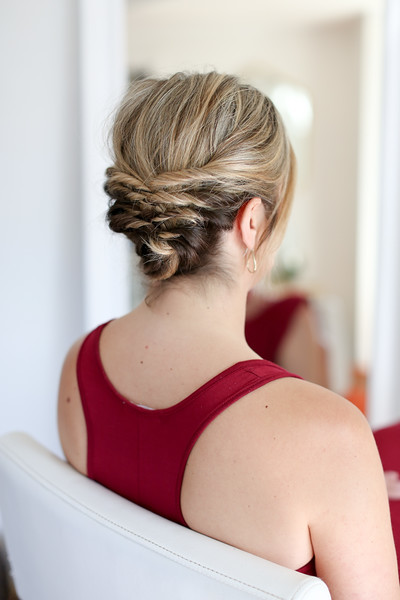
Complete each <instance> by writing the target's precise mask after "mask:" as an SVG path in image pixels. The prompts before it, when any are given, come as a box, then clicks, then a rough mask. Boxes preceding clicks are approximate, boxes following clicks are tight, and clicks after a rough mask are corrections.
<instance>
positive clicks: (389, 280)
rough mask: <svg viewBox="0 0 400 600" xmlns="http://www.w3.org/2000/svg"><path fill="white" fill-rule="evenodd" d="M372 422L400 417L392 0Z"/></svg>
mask: <svg viewBox="0 0 400 600" xmlns="http://www.w3.org/2000/svg"><path fill="white" fill-rule="evenodd" d="M384 50H385V78H384V96H383V115H382V117H383V119H382V120H383V128H382V132H383V135H382V154H381V181H380V184H381V185H380V193H381V203H380V215H379V216H380V222H379V224H380V227H379V234H380V235H379V255H378V267H379V269H378V277H377V295H378V302H377V312H376V320H375V338H374V361H373V370H372V375H373V376H372V381H371V389H370V395H371V421H372V425H373V426H375V427H381V426H384V425H387V424H390V423H393V421H395V420H396V421H398V420H399V419H400V380H399V366H400V170H399V165H400V4H399V2H398V1H397V0H388V2H387V14H386V23H385V49H384Z"/></svg>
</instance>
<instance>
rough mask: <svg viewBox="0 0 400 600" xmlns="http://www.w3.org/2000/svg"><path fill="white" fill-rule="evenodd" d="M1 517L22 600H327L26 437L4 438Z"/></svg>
mask: <svg viewBox="0 0 400 600" xmlns="http://www.w3.org/2000/svg"><path fill="white" fill-rule="evenodd" d="M0 509H1V513H2V520H3V527H4V535H5V539H6V545H7V549H8V552H9V558H10V562H11V566H12V571H13V575H14V578H15V583H16V588H17V593H18V595H19V597H20V598H21V600H55V599H57V600H72V599H73V600H88V599H92V598H93V599H96V600H106V599H107V600H110V598H112V599H113V600H128V599H129V600H180V599H182V600H224V599H227V600H228V599H229V600H245V599H250V598H265V599H269V600H289V599H290V600H328V599H329V598H330V595H329V592H328V589H327V587H326V586H325V584H324V583H323V582H322V581H321V580H319V579H318V578H316V577H309V576H307V575H302V574H300V573H297V572H296V571H292V570H290V569H286V568H284V567H281V566H278V565H275V564H274V563H271V562H268V561H266V560H263V559H261V558H258V557H256V556H253V555H251V554H248V553H246V552H243V551H241V550H237V549H236V548H233V547H231V546H228V545H226V544H223V543H221V542H218V541H216V540H214V539H211V538H208V537H206V536H204V535H201V534H199V533H196V532H195V531H191V530H190V529H186V528H185V527H182V526H181V525H177V524H176V523H172V522H171V521H167V520H166V519H164V518H162V517H160V516H158V515H155V514H153V513H151V512H149V511H147V510H145V509H143V508H141V507H139V506H137V505H135V504H133V503H131V502H129V501H128V500H125V499H124V498H121V497H120V496H118V495H116V494H114V493H113V492H111V491H109V490H107V489H105V488H104V487H102V486H101V485H99V484H97V483H95V482H93V481H90V480H89V479H87V478H86V477H83V476H82V475H80V474H79V473H78V472H77V471H75V470H74V469H73V468H72V467H71V466H70V465H68V464H67V463H66V462H64V461H63V460H60V459H59V458H58V457H56V456H54V455H53V454H52V453H51V452H49V451H48V450H47V449H45V448H44V447H43V446H41V445H40V444H38V443H37V442H36V441H34V440H33V439H32V438H30V437H29V436H27V435H26V434H23V433H10V434H6V435H5V436H2V437H1V438H0Z"/></svg>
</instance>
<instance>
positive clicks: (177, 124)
mask: <svg viewBox="0 0 400 600" xmlns="http://www.w3.org/2000/svg"><path fill="white" fill-rule="evenodd" d="M112 148H113V159H114V164H113V166H111V167H109V168H108V169H107V171H106V176H107V179H106V182H105V186H104V189H105V191H106V193H107V194H108V196H109V197H110V202H109V209H108V213H107V219H108V223H109V226H110V228H111V229H112V230H113V231H115V232H118V233H124V234H125V235H126V236H127V237H128V238H129V239H130V240H131V241H132V242H133V244H134V245H135V248H136V252H137V254H138V255H139V257H140V259H141V260H140V264H141V268H142V270H143V272H144V274H145V275H146V276H147V277H148V278H149V279H150V280H151V281H153V282H154V281H164V280H168V279H171V278H172V277H176V276H180V275H187V274H192V273H199V274H200V273H203V274H212V273H214V274H215V273H221V274H223V272H224V267H223V266H222V264H221V263H222V261H221V260H220V258H221V257H220V242H221V233H222V232H223V231H229V230H231V229H232V227H233V224H234V222H235V219H236V216H237V214H238V212H239V210H240V208H241V207H242V206H243V204H244V203H245V202H247V201H248V200H249V199H250V198H252V197H260V198H261V200H262V202H263V204H264V207H265V213H266V222H267V227H266V231H265V234H264V236H263V238H264V239H262V240H260V243H261V242H262V241H265V239H266V238H270V239H272V237H273V233H274V232H276V231H278V230H281V229H283V228H284V226H285V225H286V221H287V217H288V214H289V209H290V204H291V197H292V192H293V180H294V164H295V159H294V155H293V152H292V149H291V146H290V143H289V140H288V138H287V135H286V132H285V129H284V126H283V123H282V120H281V117H280V115H279V113H278V111H277V110H276V108H275V107H274V105H273V103H272V102H271V100H270V99H269V98H267V97H266V96H264V95H263V94H261V93H260V92H259V91H258V90H256V89H255V88H253V87H251V86H249V85H244V84H241V83H240V82H239V80H238V79H237V78H236V77H234V76H231V75H221V74H218V73H215V72H211V73H207V74H189V75H188V74H183V73H178V74H175V75H173V76H172V77H170V78H168V79H152V78H149V79H144V80H140V81H136V82H133V83H132V84H131V86H130V88H129V89H128V92H127V94H126V95H125V97H124V99H123V101H122V104H121V106H120V108H119V109H118V111H117V114H116V118H115V123H114V127H113V130H112Z"/></svg>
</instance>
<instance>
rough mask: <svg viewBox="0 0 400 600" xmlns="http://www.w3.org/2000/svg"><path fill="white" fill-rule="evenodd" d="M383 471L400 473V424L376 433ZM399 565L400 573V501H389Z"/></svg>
mask: <svg viewBox="0 0 400 600" xmlns="http://www.w3.org/2000/svg"><path fill="white" fill-rule="evenodd" d="M374 436H375V441H376V444H377V446H378V450H379V454H380V456H381V461H382V465H383V469H384V470H385V471H397V472H399V473H400V423H396V424H395V425H391V426H390V427H385V428H383V429H378V430H377V431H375V432H374ZM389 505H390V515H391V518H392V527H393V536H394V543H395V546H396V552H397V564H398V567H399V573H400V500H389Z"/></svg>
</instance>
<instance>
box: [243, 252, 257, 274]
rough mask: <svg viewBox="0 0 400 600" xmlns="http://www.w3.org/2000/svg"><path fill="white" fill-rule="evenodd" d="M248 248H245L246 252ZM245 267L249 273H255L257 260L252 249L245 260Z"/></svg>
mask: <svg viewBox="0 0 400 600" xmlns="http://www.w3.org/2000/svg"><path fill="white" fill-rule="evenodd" d="M247 251H248V248H247V249H246V253H245V254H247ZM250 259H251V268H250V267H249V261H250ZM246 269H247V270H248V272H249V273H255V272H256V271H257V260H256V253H255V252H254V250H250V256H249V257H248V259H247V262H246Z"/></svg>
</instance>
